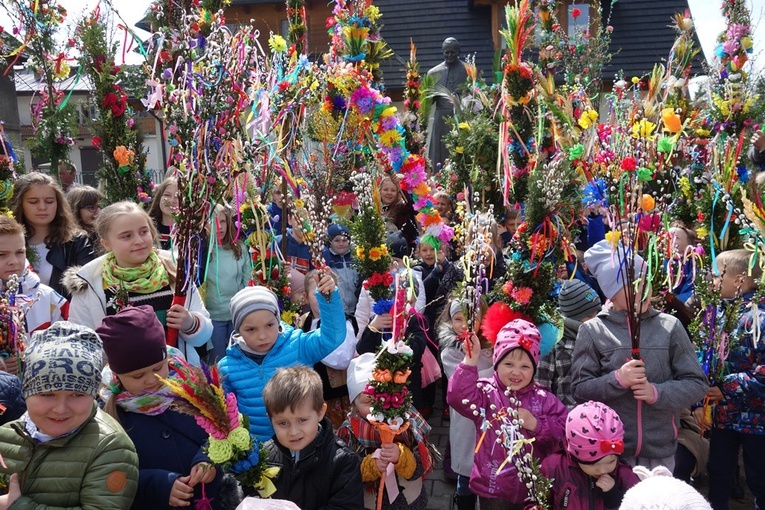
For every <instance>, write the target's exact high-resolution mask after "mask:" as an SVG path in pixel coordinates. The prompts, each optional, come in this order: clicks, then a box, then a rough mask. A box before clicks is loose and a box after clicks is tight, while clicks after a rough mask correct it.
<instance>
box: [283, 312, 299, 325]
mask: <svg viewBox="0 0 765 510" xmlns="http://www.w3.org/2000/svg"><path fill="white" fill-rule="evenodd" d="M295 317H297V313H295V312H292V311H290V310H284V311H283V312H282V316H281V319H282V321H283V322H286V323H287V324H289V325H292V324H294V323H295Z"/></svg>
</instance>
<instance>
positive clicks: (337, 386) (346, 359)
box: [298, 270, 357, 430]
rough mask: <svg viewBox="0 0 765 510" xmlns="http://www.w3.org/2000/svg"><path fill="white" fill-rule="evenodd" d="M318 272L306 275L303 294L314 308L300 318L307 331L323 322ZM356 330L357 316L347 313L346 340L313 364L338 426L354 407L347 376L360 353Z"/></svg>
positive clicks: (333, 421) (300, 323)
mask: <svg viewBox="0 0 765 510" xmlns="http://www.w3.org/2000/svg"><path fill="white" fill-rule="evenodd" d="M317 274H318V273H317V272H316V270H314V271H309V272H308V274H307V275H305V281H304V288H305V295H304V296H303V298H304V299H305V301H307V302H308V306H309V307H310V310H309V311H308V312H307V313H306V314H305V315H303V316H302V317H301V318H300V321H299V323H298V327H299V328H300V329H302V330H303V331H304V332H306V333H309V332H311V331H315V330H316V329H317V328H319V327H320V325H321V309H320V308H319V300H318V299H317V297H318V296H316V275H317ZM341 294H342V293H341ZM356 333H357V331H356V319H354V318H353V316H352V315H350V316H349V315H346V316H345V340H344V341H343V343H342V344H341V345H340V347H338V348H337V349H335V350H334V351H332V352H331V353H330V354H329V355H328V356H326V357H325V358H324V359H322V360H321V362H319V363H316V364H315V365H314V366H313V369H314V370H316V373H318V374H319V377H321V384H322V387H323V394H324V402H325V403H326V404H327V417H328V418H329V420H330V421H331V422H332V428H333V429H335V430H336V429H337V428H339V427H340V425H342V423H343V421H345V417H346V415H347V414H348V412H349V411H350V410H351V403H350V401H349V400H348V387H347V386H346V385H345V379H346V377H347V375H346V370H347V369H348V363H350V362H351V358H353V355H354V354H356Z"/></svg>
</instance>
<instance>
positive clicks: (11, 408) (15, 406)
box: [0, 370, 27, 425]
mask: <svg viewBox="0 0 765 510" xmlns="http://www.w3.org/2000/svg"><path fill="white" fill-rule="evenodd" d="M0 405H2V406H3V407H5V411H3V413H2V414H0V425H4V424H6V423H8V422H10V421H13V420H16V419H18V418H20V417H21V415H22V414H24V413H25V412H26V411H27V403H26V401H25V400H24V395H23V394H22V393H21V380H19V378H18V377H16V376H15V375H13V374H9V373H8V372H3V371H2V370H0Z"/></svg>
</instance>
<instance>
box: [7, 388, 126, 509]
mask: <svg viewBox="0 0 765 510" xmlns="http://www.w3.org/2000/svg"><path fill="white" fill-rule="evenodd" d="M24 420H25V418H23V417H22V418H20V419H18V420H16V421H13V422H11V423H7V424H5V425H3V426H2V427H0V453H2V455H3V459H4V460H5V462H6V464H7V465H8V467H7V468H3V467H0V472H2V473H5V474H11V473H19V483H20V484H21V494H22V496H21V498H19V499H18V500H16V502H15V503H14V504H13V505H12V508H45V509H49V510H55V509H62V510H63V509H67V510H75V509H82V510H107V509H120V510H127V509H129V508H130V505H131V504H132V503H133V497H134V496H135V492H136V487H137V486H138V457H137V456H136V453H135V447H134V446H133V443H132V441H130V438H129V437H128V436H127V434H125V432H124V431H123V430H122V427H120V425H119V423H117V422H116V420H114V418H112V417H111V416H109V415H107V414H106V413H104V412H103V411H101V410H100V409H99V408H98V406H97V405H96V404H95V402H94V403H93V411H92V413H91V415H90V418H89V419H88V420H87V421H86V422H85V423H84V424H83V425H81V426H80V428H78V429H76V430H75V431H74V432H73V433H71V434H69V435H67V436H64V437H60V438H57V439H53V440H51V441H47V442H45V443H37V441H35V440H33V439H32V438H31V437H30V436H29V434H28V433H27V431H26V429H25V426H24Z"/></svg>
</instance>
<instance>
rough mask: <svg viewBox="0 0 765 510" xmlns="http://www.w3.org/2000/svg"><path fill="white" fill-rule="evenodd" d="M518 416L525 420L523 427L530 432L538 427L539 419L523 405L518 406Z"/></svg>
mask: <svg viewBox="0 0 765 510" xmlns="http://www.w3.org/2000/svg"><path fill="white" fill-rule="evenodd" d="M518 418H520V419H521V420H523V425H522V427H523V428H524V429H526V430H528V431H530V432H534V431H535V430H536V429H537V419H536V418H535V417H534V415H533V414H531V411H529V410H528V409H524V408H522V407H519V408H518Z"/></svg>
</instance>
